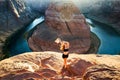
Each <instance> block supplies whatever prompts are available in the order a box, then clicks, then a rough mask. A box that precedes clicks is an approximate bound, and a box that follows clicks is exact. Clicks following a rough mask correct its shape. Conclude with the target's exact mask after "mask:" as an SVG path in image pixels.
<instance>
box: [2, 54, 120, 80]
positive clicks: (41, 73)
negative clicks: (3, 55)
mask: <svg viewBox="0 0 120 80" xmlns="http://www.w3.org/2000/svg"><path fill="white" fill-rule="evenodd" d="M61 54H62V53H57V52H30V53H24V54H20V55H17V56H14V57H11V58H8V59H5V60H2V61H0V80H44V79H46V80H82V78H83V79H84V80H93V78H95V80H107V79H108V80H111V78H113V79H115V80H119V79H120V77H119V76H120V70H119V68H120V62H119V60H120V56H110V55H106V56H101V57H96V55H95V54H94V55H92V54H91V55H85V54H82V55H78V54H70V57H69V58H68V67H67V68H63V59H62V58H61V56H62V55H61ZM101 59H102V60H103V61H102V60H101ZM16 61H17V63H16ZM111 61H112V62H113V63H111ZM13 62H14V63H13ZM20 62H21V64H20V66H22V65H25V64H28V65H29V66H31V67H32V68H33V70H34V72H32V71H30V70H29V69H27V68H24V67H21V68H20V69H17V67H15V65H18V63H20ZM93 62H96V63H97V64H96V65H95V64H93ZM6 63H7V64H6ZM3 64H4V65H3ZM8 64H9V66H8ZM99 64H105V65H99ZM106 65H109V66H111V67H109V66H106ZM113 66H114V67H113ZM18 67H19V66H18ZM103 73H104V74H105V75H104V74H103Z"/></svg>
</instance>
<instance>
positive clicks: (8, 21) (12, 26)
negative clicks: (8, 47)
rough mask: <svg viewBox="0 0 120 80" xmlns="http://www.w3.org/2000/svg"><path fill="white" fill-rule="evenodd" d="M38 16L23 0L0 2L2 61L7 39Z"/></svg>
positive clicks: (0, 48)
mask: <svg viewBox="0 0 120 80" xmlns="http://www.w3.org/2000/svg"><path fill="white" fill-rule="evenodd" d="M37 16H38V13H36V12H32V10H31V9H30V7H29V6H27V4H26V3H25V2H24V1H23V0H0V60H1V58H3V57H4V55H2V53H3V51H4V50H3V49H5V48H3V45H4V44H7V43H8V42H7V43H6V39H7V38H8V37H9V36H10V35H11V34H13V33H14V32H16V31H17V30H18V29H20V28H22V27H25V26H26V25H28V23H30V22H31V21H32V20H34V18H35V17H37ZM2 56H3V57H2Z"/></svg>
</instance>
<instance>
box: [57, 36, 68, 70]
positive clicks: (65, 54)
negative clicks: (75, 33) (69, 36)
mask: <svg viewBox="0 0 120 80" xmlns="http://www.w3.org/2000/svg"><path fill="white" fill-rule="evenodd" d="M55 43H57V44H59V45H60V50H62V51H63V55H62V58H63V59H64V67H65V68H66V67H67V58H68V56H69V52H68V51H69V47H70V44H69V42H68V41H62V40H61V39H60V38H57V39H56V40H55Z"/></svg>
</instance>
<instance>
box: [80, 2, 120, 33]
mask: <svg viewBox="0 0 120 80" xmlns="http://www.w3.org/2000/svg"><path fill="white" fill-rule="evenodd" d="M79 2H80V1H79ZM83 5H84V7H80V9H81V8H82V9H81V10H82V12H83V13H85V15H86V16H87V17H88V18H91V19H94V20H96V21H99V22H102V23H105V24H108V25H110V26H111V27H113V28H114V29H115V30H116V31H117V32H118V33H120V15H119V14H120V1H119V0H91V2H88V3H85V4H83Z"/></svg>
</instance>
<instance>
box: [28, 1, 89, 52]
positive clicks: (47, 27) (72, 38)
mask: <svg viewBox="0 0 120 80" xmlns="http://www.w3.org/2000/svg"><path fill="white" fill-rule="evenodd" d="M90 36H91V35H90V27H89V25H88V24H87V23H86V21H85V17H84V15H83V14H82V13H81V12H80V11H79V9H78V8H77V7H76V6H75V5H74V4H73V3H72V2H70V1H69V2H68V1H67V2H64V1H63V2H62V3H59V2H56V3H51V4H50V5H49V7H48V9H47V10H46V12H45V22H44V23H42V24H40V25H39V26H38V27H37V29H36V30H35V31H34V32H33V34H32V36H31V37H30V38H29V40H28V42H29V46H30V48H31V49H32V50H33V51H46V50H47V51H58V50H59V49H58V48H59V46H58V45H56V44H55V43H54V41H55V39H56V38H57V37H60V38H62V40H65V41H69V42H70V45H71V46H70V52H73V51H74V52H75V53H86V52H87V51H88V50H89V48H90V44H91V39H90Z"/></svg>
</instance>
